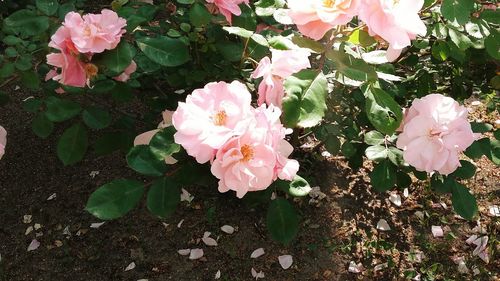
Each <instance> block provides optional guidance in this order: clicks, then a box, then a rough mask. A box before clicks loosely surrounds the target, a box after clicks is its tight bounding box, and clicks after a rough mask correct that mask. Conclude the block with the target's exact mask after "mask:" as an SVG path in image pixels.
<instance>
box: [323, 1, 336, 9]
mask: <svg viewBox="0 0 500 281" xmlns="http://www.w3.org/2000/svg"><path fill="white" fill-rule="evenodd" d="M333 5H335V0H323V6H324V7H327V8H333Z"/></svg>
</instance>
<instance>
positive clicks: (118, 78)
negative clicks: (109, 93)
mask: <svg viewBox="0 0 500 281" xmlns="http://www.w3.org/2000/svg"><path fill="white" fill-rule="evenodd" d="M136 70H137V64H136V63H135V61H132V62H131V63H130V65H129V66H127V68H125V70H123V72H122V73H121V74H120V75H118V76H116V77H113V79H115V80H116V81H120V82H127V81H128V79H130V75H132V73H134V72H135V71H136Z"/></svg>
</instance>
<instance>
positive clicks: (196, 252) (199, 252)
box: [189, 249, 203, 260]
mask: <svg viewBox="0 0 500 281" xmlns="http://www.w3.org/2000/svg"><path fill="white" fill-rule="evenodd" d="M201 257H203V249H191V252H190V253H189V259H190V260H197V259H199V258H201Z"/></svg>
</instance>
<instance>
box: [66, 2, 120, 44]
mask: <svg viewBox="0 0 500 281" xmlns="http://www.w3.org/2000/svg"><path fill="white" fill-rule="evenodd" d="M126 25H127V21H126V20H125V19H123V18H120V17H118V14H116V13H115V12H113V11H111V10H107V9H104V10H102V11H101V13H100V14H86V15H84V16H83V17H82V16H81V15H80V14H78V13H75V12H69V13H68V14H66V17H65V18H64V26H65V27H66V28H68V30H69V32H70V34H71V40H72V41H73V43H74V44H75V47H76V48H77V49H78V51H80V52H81V53H102V52H103V51H105V50H112V49H114V48H116V46H117V45H118V43H120V39H121V37H122V35H123V34H124V33H125V29H123V28H124V27H125V26H126Z"/></svg>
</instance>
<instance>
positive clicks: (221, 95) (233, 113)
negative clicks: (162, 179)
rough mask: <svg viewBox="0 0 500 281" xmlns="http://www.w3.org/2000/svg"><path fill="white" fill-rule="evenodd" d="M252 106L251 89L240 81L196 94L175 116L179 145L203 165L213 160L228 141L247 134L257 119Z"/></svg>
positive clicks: (173, 119)
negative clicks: (249, 122) (250, 123)
mask: <svg viewBox="0 0 500 281" xmlns="http://www.w3.org/2000/svg"><path fill="white" fill-rule="evenodd" d="M250 102H251V95H250V93H249V92H248V89H247V88H246V87H245V85H243V84H242V83H240V82H238V81H234V82H232V83H231V84H228V83H226V82H212V83H209V84H207V85H206V86H205V87H204V88H203V89H196V90H194V91H193V93H192V94H191V95H188V97H187V98H186V102H180V103H179V106H178V107H177V110H176V111H175V112H174V114H173V116H172V123H173V125H174V127H175V129H176V130H177V132H176V133H175V135H174V138H175V142H176V143H178V144H180V145H182V146H183V147H184V149H186V152H187V153H188V154H189V155H191V156H193V157H195V158H196V160H197V161H198V162H199V163H205V162H207V161H209V160H211V159H212V158H213V157H214V155H215V152H216V150H217V149H219V148H220V147H222V146H223V145H224V143H226V141H228V140H229V139H230V138H231V137H233V136H235V135H241V134H243V133H244V132H245V130H246V127H247V123H248V121H249V120H250V118H251V117H252V116H253V112H252V111H253V108H252V107H251V105H250ZM247 120H248V121H247Z"/></svg>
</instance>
